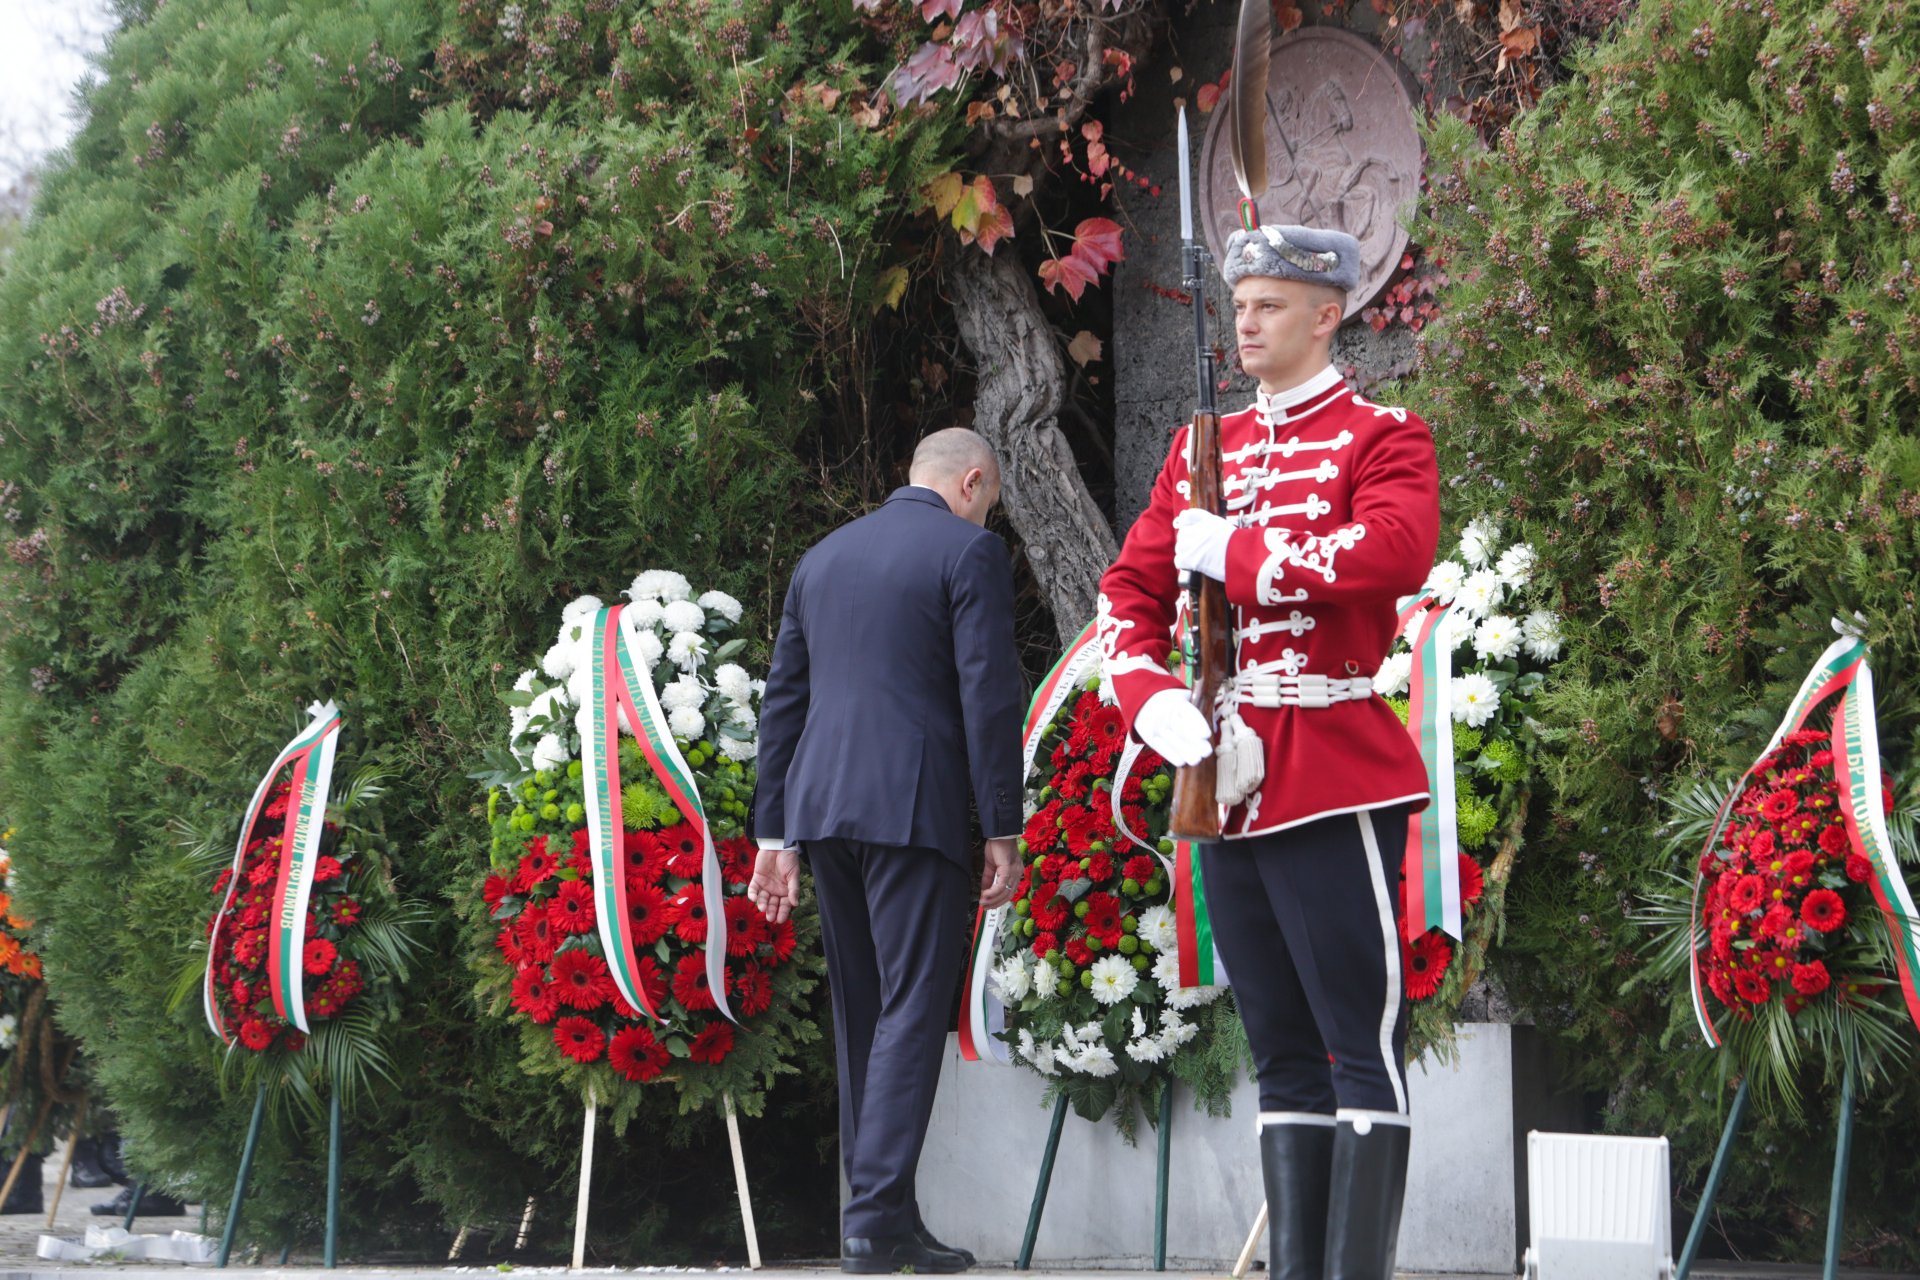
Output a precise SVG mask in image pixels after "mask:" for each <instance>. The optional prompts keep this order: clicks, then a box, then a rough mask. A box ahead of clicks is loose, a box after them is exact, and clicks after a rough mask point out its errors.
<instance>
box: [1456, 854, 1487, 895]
mask: <svg viewBox="0 0 1920 1280" xmlns="http://www.w3.org/2000/svg"><path fill="white" fill-rule="evenodd" d="M1486 891H1487V879H1486V876H1485V875H1483V874H1482V873H1481V871H1480V864H1479V863H1477V862H1475V861H1474V860H1473V859H1472V858H1471V857H1469V856H1467V855H1466V854H1464V853H1463V854H1461V855H1460V905H1461V906H1463V907H1470V906H1472V905H1473V904H1474V903H1476V902H1478V901H1480V899H1481V897H1482V896H1483V895H1484V894H1485V893H1486Z"/></svg>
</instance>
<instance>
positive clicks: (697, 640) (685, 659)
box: [667, 631, 707, 671]
mask: <svg viewBox="0 0 1920 1280" xmlns="http://www.w3.org/2000/svg"><path fill="white" fill-rule="evenodd" d="M667 656H668V657H669V658H671V659H673V665H674V666H676V667H679V668H680V669H681V670H682V671H698V670H699V669H700V663H701V661H702V660H703V659H704V658H705V657H706V656H707V638H706V637H705V636H703V635H701V634H700V633H699V632H698V631H680V632H676V633H675V634H674V637H673V639H671V640H669V641H667Z"/></svg>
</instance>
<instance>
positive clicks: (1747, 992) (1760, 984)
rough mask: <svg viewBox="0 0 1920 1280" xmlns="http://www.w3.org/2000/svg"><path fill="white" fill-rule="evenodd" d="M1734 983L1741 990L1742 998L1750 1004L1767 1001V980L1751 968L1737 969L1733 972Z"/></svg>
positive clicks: (1736, 988)
mask: <svg viewBox="0 0 1920 1280" xmlns="http://www.w3.org/2000/svg"><path fill="white" fill-rule="evenodd" d="M1733 985H1734V988H1735V990H1737V991H1739V993H1740V998H1741V999H1742V1000H1745V1001H1747V1002H1748V1003H1749V1004H1765V1003H1766V1002H1767V992H1768V991H1769V990H1770V988H1769V987H1768V986H1767V980H1766V979H1765V978H1763V977H1761V976H1760V975H1759V974H1757V973H1755V972H1754V971H1753V970H1751V969H1736V970H1734V972H1733Z"/></svg>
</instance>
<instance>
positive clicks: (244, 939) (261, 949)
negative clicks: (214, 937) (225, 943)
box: [233, 929, 267, 969]
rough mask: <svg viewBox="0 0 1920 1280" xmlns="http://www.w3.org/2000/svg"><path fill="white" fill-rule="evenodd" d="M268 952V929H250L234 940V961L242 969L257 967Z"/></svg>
mask: <svg viewBox="0 0 1920 1280" xmlns="http://www.w3.org/2000/svg"><path fill="white" fill-rule="evenodd" d="M266 954H267V931H266V930H265V929H250V930H248V931H247V932H245V933H243V934H241V935H240V936H239V937H237V938H235V939H234V940H233V962H234V963H235V964H237V965H239V966H240V967H241V968H242V969H256V968H258V967H259V966H260V961H261V960H262V959H264V958H265V957H266Z"/></svg>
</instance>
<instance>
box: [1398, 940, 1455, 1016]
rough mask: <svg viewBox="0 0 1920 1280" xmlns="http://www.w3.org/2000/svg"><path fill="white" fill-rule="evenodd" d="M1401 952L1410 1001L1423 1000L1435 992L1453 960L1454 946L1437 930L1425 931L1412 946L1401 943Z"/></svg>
mask: <svg viewBox="0 0 1920 1280" xmlns="http://www.w3.org/2000/svg"><path fill="white" fill-rule="evenodd" d="M1401 955H1402V957H1403V958H1404V960H1405V965H1404V968H1405V970H1406V987H1407V998H1408V999H1409V1000H1425V999H1427V998H1428V997H1429V996H1431V995H1432V994H1433V993H1434V992H1436V991H1438V990H1439V989H1440V982H1441V979H1443V978H1444V977H1446V973H1447V966H1448V965H1449V964H1452V963H1453V947H1452V946H1451V945H1450V944H1449V943H1448V942H1447V938H1446V935H1445V934H1443V933H1441V932H1440V931H1439V930H1438V929H1429V930H1427V932H1425V933H1423V934H1421V935H1420V936H1419V937H1418V938H1417V939H1415V940H1414V942H1413V944H1412V945H1411V946H1409V945H1407V944H1405V943H1402V944H1401Z"/></svg>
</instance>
